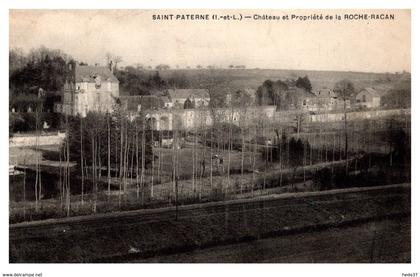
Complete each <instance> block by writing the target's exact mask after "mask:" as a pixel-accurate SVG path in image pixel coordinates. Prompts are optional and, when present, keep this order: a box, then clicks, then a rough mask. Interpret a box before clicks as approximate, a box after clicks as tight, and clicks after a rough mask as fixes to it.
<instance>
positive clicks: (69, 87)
mask: <svg viewBox="0 0 420 277" xmlns="http://www.w3.org/2000/svg"><path fill="white" fill-rule="evenodd" d="M67 66H68V72H69V73H68V74H67V75H66V77H65V83H64V88H63V94H62V95H63V99H62V106H61V109H62V112H63V113H65V114H68V115H81V116H86V114H87V113H88V112H90V111H95V112H107V111H112V109H113V106H114V104H115V101H116V99H117V98H118V97H119V81H118V79H117V78H116V77H115V75H114V74H113V72H112V70H111V69H110V68H108V67H104V66H88V65H79V64H77V63H75V62H71V63H69V64H68V65H67Z"/></svg>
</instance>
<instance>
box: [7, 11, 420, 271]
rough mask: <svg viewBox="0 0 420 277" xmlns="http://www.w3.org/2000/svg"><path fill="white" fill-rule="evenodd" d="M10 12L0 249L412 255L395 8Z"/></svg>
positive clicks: (113, 258) (116, 255)
mask: <svg viewBox="0 0 420 277" xmlns="http://www.w3.org/2000/svg"><path fill="white" fill-rule="evenodd" d="M8 15H9V18H8V21H9V46H8V49H9V57H8V74H9V75H8V81H9V86H8V89H9V94H8V107H9V109H8V123H9V137H8V140H9V145H8V160H9V180H8V200H9V201H8V204H7V205H8V224H9V225H8V231H9V234H8V242H9V245H8V258H9V260H8V263H10V264H27V263H30V264H38V263H39V264H46V263H48V264H51V263H54V264H55V263H58V264H62V263H66V264H68V263H94V264H96V263H113V264H115V263H117V264H120V263H136V264H144V263H164V264H167V263H171V264H172V263H177V264H178V263H181V264H191V263H199V264H203V263H204V264H208V263H210V264H213V263H217V264H221V263H223V264H226V263H227V264H233V263H234V264H238V263H240V264H244V263H245V264H256V263H257V264H261V263H263V264H267V263H270V264H271V263H272V264H290V263H293V264H295V263H299V264H304V263H305V264H307V263H310V264H313V263H322V264H325V263H339V264H343V263H344V264H355V263H356V264H360V263H363V264H384V263H393V264H411V263H412V259H413V258H412V231H411V225H412V222H411V218H412V215H411V202H412V201H411V199H412V190H411V178H412V176H411V174H412V173H411V145H412V142H411V70H412V69H411V10H410V9H357V10H355V9H337V10H335V9H311V10H305V9H291V10H289V9H288V10H286V9H258V10H256V9H200V10H197V9H101V10H94V9H77V10H76V9H10V10H9V14H8ZM3 61H6V58H5V59H3ZM4 74H7V73H4ZM4 148H5V147H4ZM4 186H6V183H5V185H4ZM413 199H414V198H413ZM4 212H5V213H6V211H4ZM415 216H416V215H415ZM2 273H6V272H2ZM3 276H16V275H4V274H3ZM19 276H20V275H19ZM34 276H37V275H34ZM38 276H39V275H38ZM40 276H42V274H41V275H40ZM44 276H47V274H45V275H44ZM48 276H56V275H48ZM57 276H58V275H57ZM395 276H409V275H401V272H399V273H398V274H397V275H395ZM411 276H413V277H415V276H416V275H411Z"/></svg>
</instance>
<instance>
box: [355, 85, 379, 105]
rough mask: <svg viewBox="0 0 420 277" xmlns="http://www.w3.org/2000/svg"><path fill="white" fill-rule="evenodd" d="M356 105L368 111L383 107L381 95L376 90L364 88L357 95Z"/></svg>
mask: <svg viewBox="0 0 420 277" xmlns="http://www.w3.org/2000/svg"><path fill="white" fill-rule="evenodd" d="M356 105H357V106H359V107H363V108H368V109H370V108H379V107H380V106H381V94H380V92H379V91H378V90H376V89H375V88H372V87H368V88H364V89H362V90H361V91H360V92H359V93H358V94H357V95H356Z"/></svg>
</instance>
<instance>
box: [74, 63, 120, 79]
mask: <svg viewBox="0 0 420 277" xmlns="http://www.w3.org/2000/svg"><path fill="white" fill-rule="evenodd" d="M96 76H100V77H101V80H102V81H111V82H118V79H117V78H116V77H115V75H114V74H113V73H112V72H111V70H110V69H109V68H108V67H106V66H91V65H78V64H76V66H75V78H76V82H89V83H94V82H95V77H96Z"/></svg>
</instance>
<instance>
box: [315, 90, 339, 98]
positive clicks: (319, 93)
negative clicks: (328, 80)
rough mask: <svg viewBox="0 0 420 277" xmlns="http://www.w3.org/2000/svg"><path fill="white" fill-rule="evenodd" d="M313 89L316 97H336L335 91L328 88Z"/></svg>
mask: <svg viewBox="0 0 420 277" xmlns="http://www.w3.org/2000/svg"><path fill="white" fill-rule="evenodd" d="M313 91H314V94H315V95H316V96H317V97H337V94H336V93H335V91H334V90H332V89H329V88H320V89H315V90H313Z"/></svg>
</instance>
